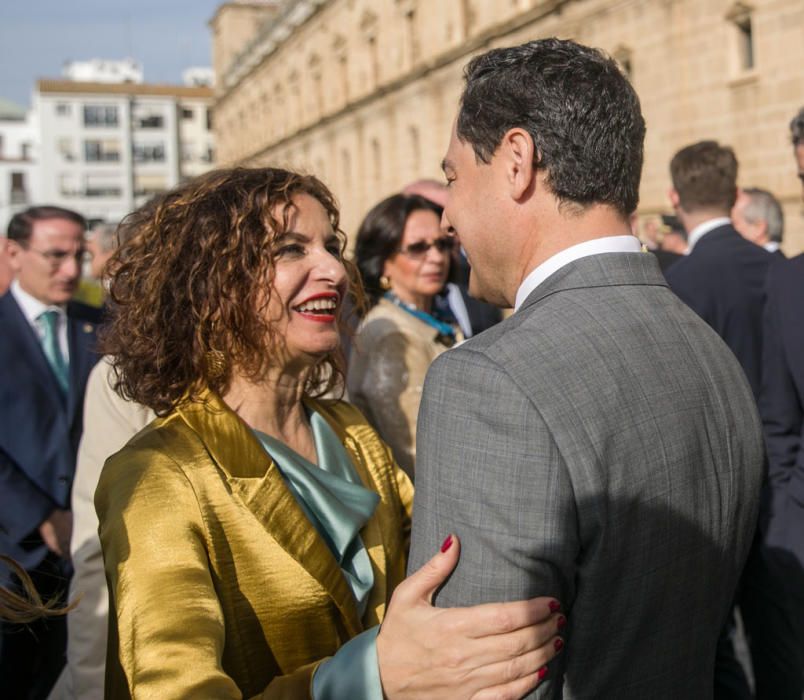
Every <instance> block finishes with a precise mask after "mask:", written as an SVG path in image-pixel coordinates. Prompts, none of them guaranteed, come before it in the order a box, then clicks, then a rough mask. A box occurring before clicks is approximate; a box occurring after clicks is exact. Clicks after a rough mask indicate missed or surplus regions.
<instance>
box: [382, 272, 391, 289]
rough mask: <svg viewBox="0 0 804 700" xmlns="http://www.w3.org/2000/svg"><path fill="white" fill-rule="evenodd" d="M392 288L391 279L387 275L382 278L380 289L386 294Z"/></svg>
mask: <svg viewBox="0 0 804 700" xmlns="http://www.w3.org/2000/svg"><path fill="white" fill-rule="evenodd" d="M390 288H391V278H390V277H388V276H387V275H383V276H382V277H380V289H384V290H385V291H386V292H387V291H388V290H389V289H390Z"/></svg>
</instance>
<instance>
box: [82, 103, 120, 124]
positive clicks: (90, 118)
mask: <svg viewBox="0 0 804 700" xmlns="http://www.w3.org/2000/svg"><path fill="white" fill-rule="evenodd" d="M117 125H118V119H117V107H116V106H114V105H84V126H117Z"/></svg>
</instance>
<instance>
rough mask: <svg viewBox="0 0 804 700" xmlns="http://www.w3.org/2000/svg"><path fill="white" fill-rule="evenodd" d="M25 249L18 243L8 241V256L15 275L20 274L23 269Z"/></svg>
mask: <svg viewBox="0 0 804 700" xmlns="http://www.w3.org/2000/svg"><path fill="white" fill-rule="evenodd" d="M24 250H25V249H24V248H23V247H22V246H21V245H20V244H19V243H17V241H12V240H10V239H9V240H6V256H7V257H8V263H9V265H11V269H12V270H14V274H18V273H19V271H20V268H21V267H22V253H23V251H24Z"/></svg>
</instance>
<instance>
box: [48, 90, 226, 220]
mask: <svg viewBox="0 0 804 700" xmlns="http://www.w3.org/2000/svg"><path fill="white" fill-rule="evenodd" d="M133 77H135V78H136V74H134V76H133ZM211 102H212V89H211V88H209V87H199V86H192V87H190V86H179V85H154V84H148V83H141V82H140V83H136V82H118V83H112V82H103V81H101V80H94V81H91V82H90V81H76V80H39V81H38V82H37V84H36V88H35V91H34V96H33V110H34V112H35V113H36V114H37V115H38V121H39V143H40V151H39V153H40V157H39V162H40V167H41V188H40V197H41V202H42V203H48V204H56V205H59V206H63V207H67V208H70V209H74V210H76V211H79V212H81V213H82V214H83V215H84V216H85V217H87V219H89V220H90V222H93V221H98V220H102V221H119V220H120V219H121V218H122V217H123V216H125V215H126V214H127V213H129V212H130V211H132V210H133V209H135V208H136V207H138V206H140V205H141V204H143V203H144V202H145V201H147V200H148V199H149V198H150V197H151V196H153V195H154V194H157V193H159V192H164V191H165V190H167V189H170V188H171V187H173V186H175V185H176V184H178V183H179V182H181V181H182V180H183V179H185V178H188V177H193V176H195V175H198V174H200V173H202V172H204V171H206V170H208V169H209V168H210V167H211V166H212V163H213V161H214V151H213V137H212V132H211V123H210V106H211Z"/></svg>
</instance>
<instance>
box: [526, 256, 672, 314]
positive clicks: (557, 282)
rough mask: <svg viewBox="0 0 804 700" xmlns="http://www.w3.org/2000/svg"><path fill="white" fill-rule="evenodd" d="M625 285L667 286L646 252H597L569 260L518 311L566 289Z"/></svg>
mask: <svg viewBox="0 0 804 700" xmlns="http://www.w3.org/2000/svg"><path fill="white" fill-rule="evenodd" d="M627 285H637V286H660V287H667V282H666V281H665V279H664V276H663V275H662V273H661V270H660V269H659V264H658V262H657V261H656V258H655V256H653V255H650V254H648V253H601V254H600V255H589V256H587V257H585V258H580V259H578V260H573V261H572V262H570V263H568V264H566V265H564V267H562V268H560V269H559V270H556V272H554V273H553V274H552V275H550V277H548V278H547V279H546V280H545V281H544V282H542V283H541V284H540V285H539V286H538V287H536V289H534V290H533V291H532V292H531V293H530V294H529V295H528V298H527V299H525V301H524V303H523V304H522V310H524V309H526V308H528V307H530V306H533V305H534V304H537V303H539V302H540V301H542V300H543V299H546V298H547V297H550V296H552V295H553V294H556V293H558V292H564V291H568V290H570V289H586V288H590V287H617V286H627Z"/></svg>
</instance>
